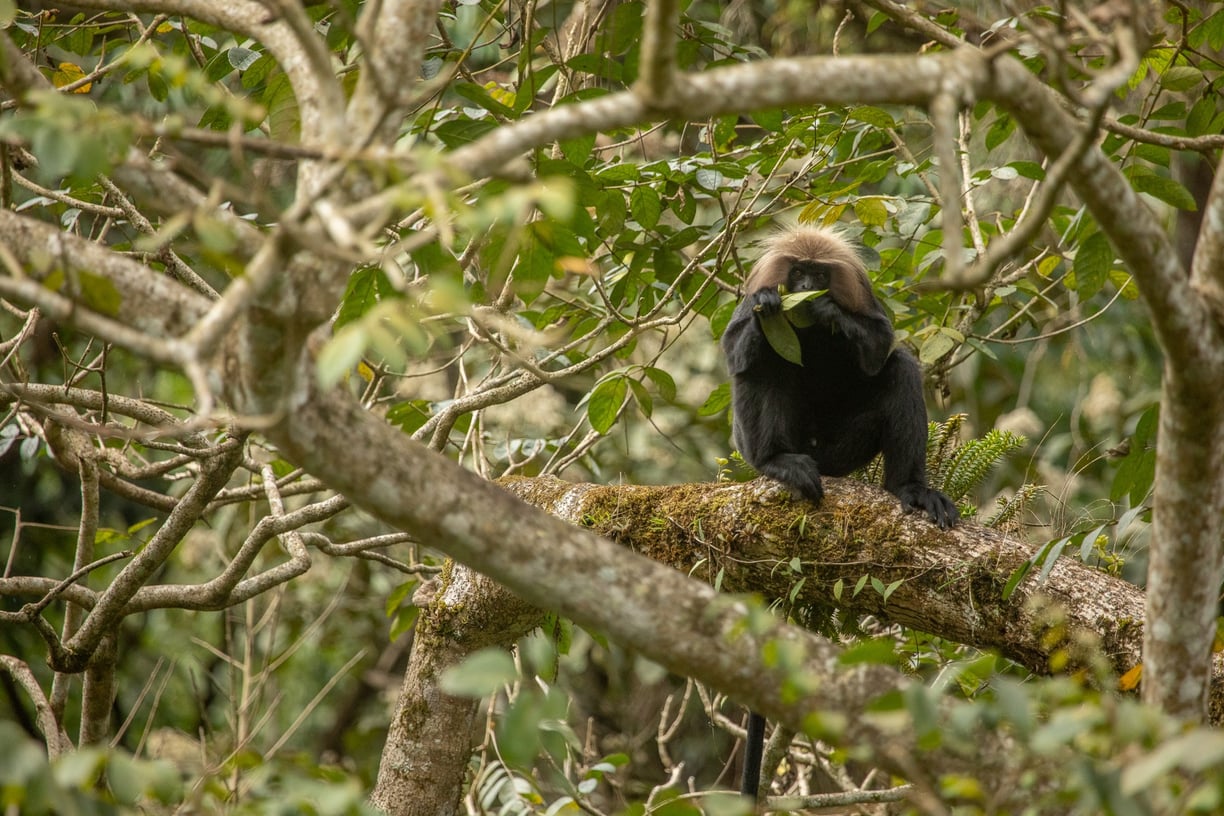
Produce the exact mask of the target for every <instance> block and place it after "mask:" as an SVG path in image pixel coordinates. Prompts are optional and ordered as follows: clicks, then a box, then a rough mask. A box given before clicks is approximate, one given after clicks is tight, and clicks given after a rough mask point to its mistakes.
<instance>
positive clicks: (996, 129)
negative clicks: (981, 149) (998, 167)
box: [986, 115, 1016, 150]
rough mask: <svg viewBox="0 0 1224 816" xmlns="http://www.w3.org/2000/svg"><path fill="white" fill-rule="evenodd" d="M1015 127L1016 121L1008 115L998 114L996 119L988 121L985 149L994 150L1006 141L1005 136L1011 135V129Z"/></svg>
mask: <svg viewBox="0 0 1224 816" xmlns="http://www.w3.org/2000/svg"><path fill="white" fill-rule="evenodd" d="M1015 129H1016V122H1015V120H1013V119H1012V118H1011V117H1010V116H1003V115H1000V116H999V117H998V118H997V119H995V120H994V121H993V122H991V123H990V127H989V128H988V129H987V130H986V149H987V150H994V149H995V148H996V147H998V146H999V145H1001V144H1003V143H1004V142H1006V141H1007V137H1008V136H1011V135H1012V131H1014V130H1015Z"/></svg>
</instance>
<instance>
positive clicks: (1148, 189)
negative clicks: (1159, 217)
mask: <svg viewBox="0 0 1224 816" xmlns="http://www.w3.org/2000/svg"><path fill="white" fill-rule="evenodd" d="M1131 184H1133V185H1134V187H1135V189H1136V190H1138V191H1139V192H1141V193H1147V194H1148V195H1150V196H1153V197H1154V198H1158V199H1160V200H1161V201H1163V202H1164V203H1166V204H1169V205H1170V206H1173V207H1176V208H1177V209H1179V210H1189V211H1194V210H1197V209H1198V204H1197V203H1196V202H1195V200H1194V196H1193V195H1191V194H1190V191H1189V190H1187V189H1186V188H1185V187H1183V186H1182V185H1181V184H1179V183H1178V182H1176V181H1174V180H1173V179H1171V178H1168V177H1167V176H1157V175H1155V174H1151V175H1149V174H1147V173H1138V174H1135V175H1134V176H1132V177H1131Z"/></svg>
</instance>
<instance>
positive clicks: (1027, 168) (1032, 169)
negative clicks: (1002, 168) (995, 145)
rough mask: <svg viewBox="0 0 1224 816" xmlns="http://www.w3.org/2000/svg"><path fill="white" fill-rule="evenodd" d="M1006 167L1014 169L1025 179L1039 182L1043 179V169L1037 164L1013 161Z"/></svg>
mask: <svg viewBox="0 0 1224 816" xmlns="http://www.w3.org/2000/svg"><path fill="white" fill-rule="evenodd" d="M1008 167H1011V168H1012V169H1014V170H1015V171H1016V172H1017V173H1018V174H1019V175H1021V176H1023V177H1024V178H1026V179H1033V180H1034V181H1041V180H1042V179H1044V178H1045V175H1046V174H1045V168H1044V167H1042V166H1041V165H1040V164H1038V163H1037V162H1031V161H1014V162H1010V163H1009V164H1008Z"/></svg>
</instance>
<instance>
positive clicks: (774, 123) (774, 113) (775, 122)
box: [752, 108, 783, 133]
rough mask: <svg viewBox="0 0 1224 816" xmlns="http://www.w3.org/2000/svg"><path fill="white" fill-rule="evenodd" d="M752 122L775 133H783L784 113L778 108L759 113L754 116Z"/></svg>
mask: <svg viewBox="0 0 1224 816" xmlns="http://www.w3.org/2000/svg"><path fill="white" fill-rule="evenodd" d="M752 121H754V122H756V123H757V124H758V125H760V126H761V127H762V128H763V129H765V130H768V131H771V132H773V133H781V132H782V124H783V118H782V111H781V110H780V109H778V108H771V109H770V110H763V111H757V112H756V113H754V114H752Z"/></svg>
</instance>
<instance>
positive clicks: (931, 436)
mask: <svg viewBox="0 0 1224 816" xmlns="http://www.w3.org/2000/svg"><path fill="white" fill-rule="evenodd" d="M968 416H969V415H968V414H952V416H950V417H948V418H947V419H945V420H944V421H943V422H931V423H929V424H928V425H927V480H928V481H929V482H930V483H931V484H932V485H935V486H936V487H939V486H940V485H942V484H943V483H944V480H945V479H946V478H947V469H948V466H949V465H950V463H951V461H952V454H953V452H954V451H955V450H956V449H957V448H958V447H959V446H960V444H961V438H960V437H961V428H962V427H963V426H964V424H965V419H966V418H967V417H968ZM944 492H947V491H944ZM952 499H953V500H955V499H956V497H955V496H953V497H952Z"/></svg>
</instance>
